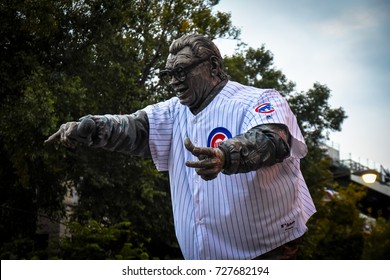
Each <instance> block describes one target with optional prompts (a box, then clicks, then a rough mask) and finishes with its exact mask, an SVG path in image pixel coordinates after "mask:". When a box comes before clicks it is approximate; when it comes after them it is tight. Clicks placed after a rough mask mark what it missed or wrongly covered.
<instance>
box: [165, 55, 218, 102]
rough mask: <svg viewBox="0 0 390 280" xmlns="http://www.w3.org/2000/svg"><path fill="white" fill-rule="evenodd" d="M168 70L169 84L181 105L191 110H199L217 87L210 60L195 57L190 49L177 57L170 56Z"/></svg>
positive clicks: (167, 64)
mask: <svg viewBox="0 0 390 280" xmlns="http://www.w3.org/2000/svg"><path fill="white" fill-rule="evenodd" d="M166 70H168V71H167V72H170V73H169V75H168V77H169V84H170V85H171V86H172V88H173V90H174V91H175V92H176V95H177V97H178V98H179V99H180V103H181V104H183V105H186V106H188V107H189V108H190V109H192V108H197V107H198V106H199V105H200V104H201V103H202V102H203V100H204V99H205V98H206V96H207V94H209V93H210V91H211V90H212V89H213V88H214V86H215V85H216V83H215V81H214V79H212V75H211V68H210V62H209V58H206V59H201V58H198V57H194V55H193V53H192V51H191V49H190V47H185V48H183V49H182V50H181V51H179V52H178V53H177V54H176V55H173V54H170V55H169V56H168V60H167V63H166ZM169 70H170V71H169Z"/></svg>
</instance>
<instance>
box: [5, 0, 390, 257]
mask: <svg viewBox="0 0 390 280" xmlns="http://www.w3.org/2000/svg"><path fill="white" fill-rule="evenodd" d="M193 32H196V33H201V34H205V35H207V36H209V37H210V38H213V39H215V38H222V37H223V38H229V39H234V40H237V51H236V53H235V54H234V55H232V56H230V57H225V58H224V60H225V67H226V70H227V72H228V73H229V74H230V76H231V77H232V79H233V80H236V81H239V82H241V83H245V84H249V85H253V86H257V87H273V88H276V89H277V90H279V91H280V92H281V93H282V94H283V95H284V96H285V97H286V98H287V99H288V101H289V102H290V105H291V107H292V109H293V111H294V112H295V113H296V115H297V117H298V120H299V123H300V126H301V129H302V131H303V132H304V134H305V139H306V142H307V144H308V147H309V151H310V152H309V154H308V156H307V157H306V158H305V159H304V160H303V161H302V170H303V172H304V175H305V178H306V180H307V183H308V186H309V188H310V191H311V193H312V195H313V197H314V199H315V202H316V205H317V208H318V213H317V214H316V215H315V216H314V217H313V219H312V220H311V221H310V223H309V228H310V231H309V234H307V238H306V240H305V244H304V245H305V246H304V249H303V250H302V251H301V256H300V258H302V259H371V258H374V259H375V258H378V259H380V258H389V256H390V253H389V251H390V250H389V248H390V245H389V238H388V236H389V225H388V223H387V222H386V221H385V220H384V219H380V220H379V221H378V226H377V227H375V229H374V230H373V232H372V233H371V235H369V236H365V235H364V233H363V232H362V230H361V226H362V220H361V219H360V218H359V210H358V205H359V200H360V199H361V197H362V196H364V191H362V190H360V189H359V188H358V187H357V186H353V187H351V188H347V189H344V188H340V189H339V191H340V194H343V192H349V193H348V194H347V195H345V196H344V195H342V196H343V199H339V200H335V201H331V202H330V203H326V204H325V203H323V201H322V198H323V195H324V193H323V189H324V187H325V186H332V187H335V188H337V186H335V185H334V184H333V182H332V173H331V172H330V167H331V163H330V162H329V160H328V159H327V157H326V155H325V153H324V151H323V149H322V148H321V142H322V141H323V140H325V139H326V138H327V133H328V132H329V131H330V130H341V125H342V122H343V120H344V119H345V117H346V114H345V112H344V110H343V109H342V108H331V107H330V106H329V105H328V100H329V98H330V93H331V90H330V89H329V88H327V86H326V85H322V84H320V83H315V84H313V88H312V89H310V90H308V91H307V92H296V91H295V84H294V83H293V82H292V81H289V80H288V79H287V77H285V76H284V74H283V73H282V72H281V71H280V70H278V69H277V68H276V67H275V66H274V65H273V56H272V53H271V51H269V50H266V49H265V47H264V46H258V48H256V49H254V48H249V47H248V46H246V45H245V43H244V42H241V41H240V40H239V36H240V30H239V29H238V28H236V27H234V26H233V25H232V23H231V20H230V14H228V13H221V12H219V11H218V1H215V0H214V1H200V0H182V1H174V0H165V1H159V0H144V1H125V0H111V1H103V0H78V1H71V0H58V1H49V0H40V1H33V0H24V1H22V0H16V1H10V0H5V1H2V2H1V3H0V108H1V111H0V144H1V145H0V161H1V169H0V193H1V197H0V203H1V217H0V219H1V223H0V236H1V241H0V254H1V258H2V259H12V258H14V259H25V258H26V259H32V258H38V259H55V258H60V259H180V258H182V256H181V253H180V250H179V248H178V245H177V242H176V238H175V236H174V231H173V221H172V212H171V208H170V207H171V206H170V193H169V185H168V176H169V175H168V174H166V173H157V171H156V170H155V168H154V166H153V164H152V162H151V161H150V160H143V159H140V158H136V157H133V156H127V155H126V156H125V155H121V154H117V153H109V152H105V151H102V150H95V151H91V150H88V149H85V148H82V147H80V148H79V149H78V150H76V151H68V150H65V149H64V148H63V147H60V146H59V145H43V141H44V140H45V139H46V138H47V137H48V135H50V134H51V133H53V132H54V131H56V130H57V129H58V127H59V125H60V124H62V123H64V122H67V121H71V120H77V119H78V118H79V117H81V116H83V115H87V114H105V113H110V114H125V113H132V112H134V111H136V110H138V109H140V108H143V107H144V106H146V105H148V104H151V103H154V102H158V101H161V100H164V99H167V98H169V97H171V96H172V93H171V92H170V91H169V89H167V88H165V87H163V86H162V85H161V84H160V83H159V81H158V80H157V79H156V78H155V77H156V74H157V73H158V69H160V68H163V66H164V63H165V58H166V57H167V54H168V46H169V44H170V42H171V41H172V40H173V39H174V38H177V37H180V36H181V35H183V34H186V33H193ZM75 191H76V193H77V195H78V197H79V203H78V205H77V206H76V207H75V208H74V212H73V214H72V216H70V217H68V219H65V221H66V222H65V223H66V226H67V227H68V228H69V235H67V236H65V237H64V238H63V239H62V240H59V241H58V240H57V241H55V242H52V241H50V242H49V243H47V241H46V240H45V238H43V237H42V236H41V235H39V234H37V232H39V230H40V229H39V228H37V227H38V226H37V220H38V218H40V217H45V218H47V219H49V220H52V221H64V220H63V218H64V217H67V212H66V207H65V205H64V201H63V198H64V195H65V194H66V193H67V192H75ZM76 193H75V195H76ZM378 248H380V249H378Z"/></svg>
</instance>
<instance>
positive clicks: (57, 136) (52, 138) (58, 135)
mask: <svg viewBox="0 0 390 280" xmlns="http://www.w3.org/2000/svg"><path fill="white" fill-rule="evenodd" d="M60 138H61V129H59V130H58V131H57V132H56V133H54V134H52V135H50V136H49V138H47V139H46V140H45V142H43V143H45V144H46V143H52V142H55V141H58V140H59V139H60Z"/></svg>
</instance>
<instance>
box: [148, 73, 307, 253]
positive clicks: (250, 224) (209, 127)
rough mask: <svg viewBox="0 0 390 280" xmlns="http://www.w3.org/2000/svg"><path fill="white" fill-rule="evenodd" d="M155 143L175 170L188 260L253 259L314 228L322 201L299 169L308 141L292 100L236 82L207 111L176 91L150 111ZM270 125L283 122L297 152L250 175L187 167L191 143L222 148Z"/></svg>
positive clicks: (157, 155)
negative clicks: (206, 173)
mask: <svg viewBox="0 0 390 280" xmlns="http://www.w3.org/2000/svg"><path fill="white" fill-rule="evenodd" d="M144 111H146V113H147V115H148V118H149V125H150V135H149V137H150V139H149V143H150V149H151V152H152V157H153V161H154V163H155V164H156V167H157V169H158V170H160V171H166V170H168V171H169V175H170V176H169V177H170V184H171V194H172V206H173V215H174V221H175V230H176V236H177V238H178V241H179V244H180V247H181V250H182V253H183V255H184V257H185V258H186V259H252V258H254V257H256V256H259V255H261V254H264V253H266V252H268V251H270V250H272V249H274V248H276V247H278V246H280V245H282V244H284V243H286V242H288V241H291V240H293V239H296V238H298V237H300V236H302V235H303V234H304V232H305V231H306V230H307V227H306V225H305V224H306V222H307V220H308V219H309V217H310V216H311V215H312V214H313V213H314V212H315V207H314V204H313V201H312V198H311V196H310V193H309V191H308V189H307V187H306V184H305V181H304V179H303V177H302V174H301V171H300V166H299V164H300V158H302V157H304V156H305V154H306V145H305V143H304V139H303V137H302V134H301V132H300V129H299V127H298V125H297V121H296V118H295V116H294V115H293V114H292V112H291V110H290V108H289V106H288V104H287V102H286V101H285V99H284V98H283V97H282V96H281V95H280V94H279V93H278V92H277V91H275V90H262V89H258V88H253V87H248V86H243V85H241V84H239V83H236V82H231V81H229V82H228V83H227V85H226V86H225V87H224V88H223V89H222V91H221V92H220V93H219V94H218V95H217V96H216V97H215V98H214V100H213V101H212V102H211V103H210V104H209V105H208V106H207V107H206V108H205V109H203V110H202V111H201V112H200V113H198V114H197V115H193V114H192V113H191V112H190V110H189V108H188V107H186V106H184V105H181V104H180V102H179V100H178V98H176V97H174V98H172V99H170V100H167V101H165V102H161V103H158V104H155V105H150V106H148V107H146V108H145V109H144ZM265 123H283V124H285V125H287V127H288V128H289V130H290V133H291V135H292V145H291V156H290V157H289V158H287V159H285V160H284V161H283V162H282V163H278V164H275V165H273V166H271V167H266V168H261V169H258V170H257V171H252V172H249V173H242V174H235V175H224V174H222V173H220V174H219V175H218V177H217V178H216V179H214V180H211V181H204V180H202V179H201V178H200V176H198V175H197V174H196V172H195V169H193V168H189V167H186V166H185V162H186V161H187V160H191V161H193V160H196V158H195V157H194V156H193V155H192V154H191V153H190V152H188V151H187V150H186V149H185V147H184V144H183V143H184V139H185V138H186V137H189V138H190V139H191V140H192V141H193V143H194V145H196V146H208V145H209V146H212V145H214V146H217V145H218V142H219V141H223V140H224V139H226V137H228V138H229V137H231V136H233V137H234V136H235V135H238V134H241V133H244V132H246V131H248V130H249V129H250V128H252V127H254V126H257V125H260V124H265Z"/></svg>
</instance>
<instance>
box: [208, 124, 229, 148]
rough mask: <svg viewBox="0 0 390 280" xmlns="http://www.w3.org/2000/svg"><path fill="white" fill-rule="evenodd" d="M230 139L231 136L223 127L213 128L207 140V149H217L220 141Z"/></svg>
mask: <svg viewBox="0 0 390 280" xmlns="http://www.w3.org/2000/svg"><path fill="white" fill-rule="evenodd" d="M229 138H232V134H231V133H230V131H229V130H227V129H226V128H224V127H217V128H214V129H213V130H212V131H211V132H210V134H209V137H208V139H207V147H210V148H217V147H218V146H219V145H220V144H221V143H222V141H225V140H227V139H229Z"/></svg>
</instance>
